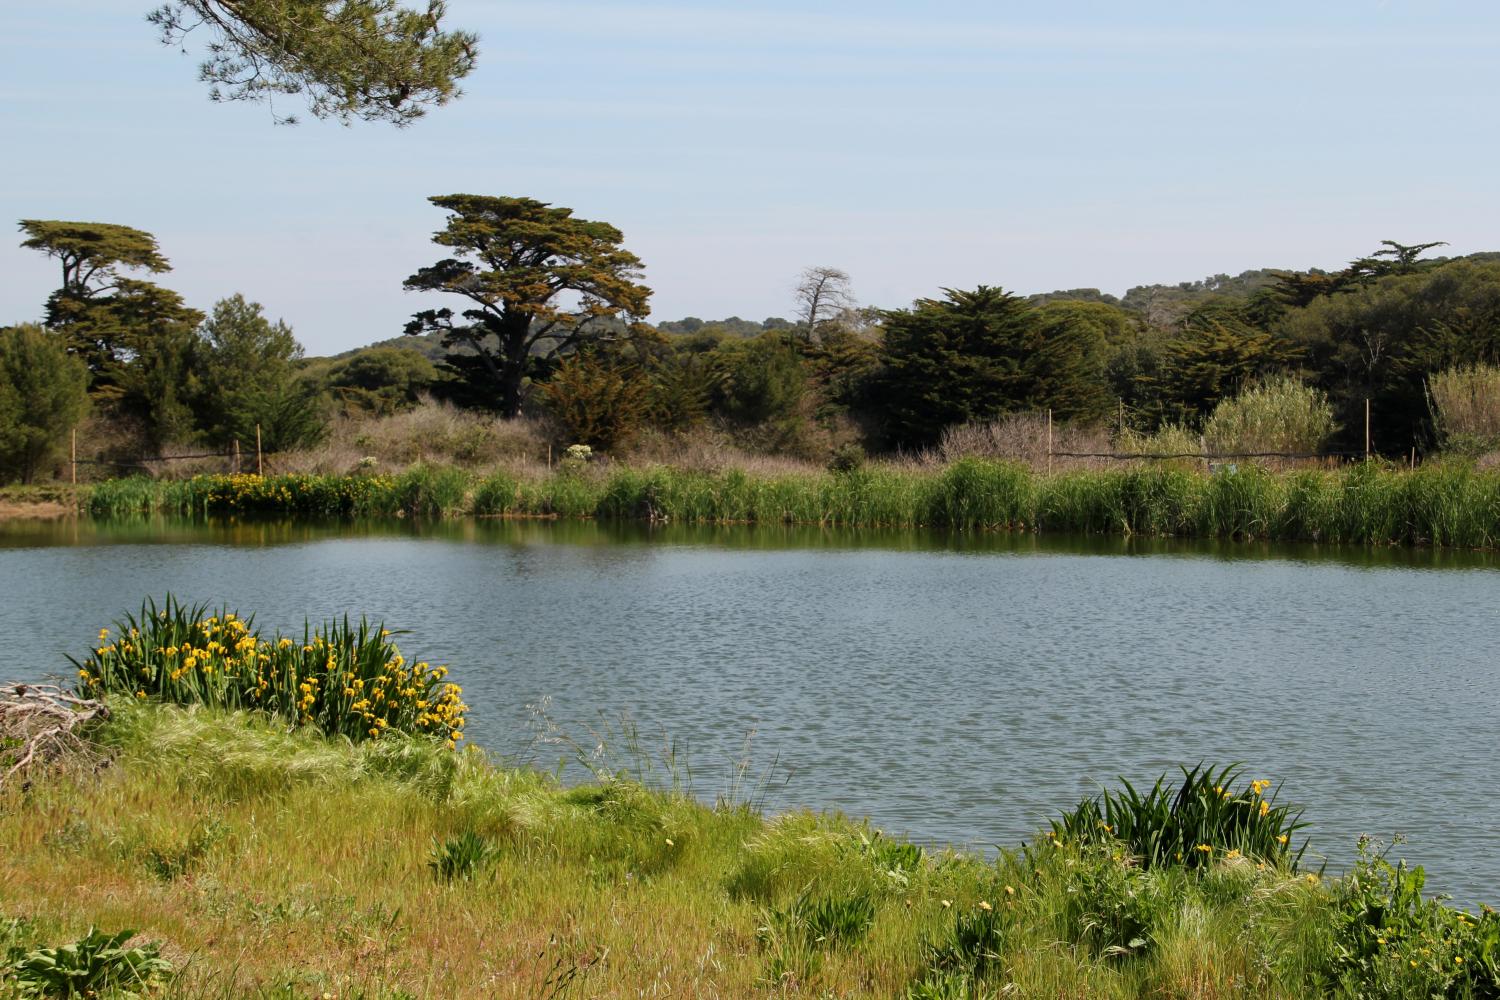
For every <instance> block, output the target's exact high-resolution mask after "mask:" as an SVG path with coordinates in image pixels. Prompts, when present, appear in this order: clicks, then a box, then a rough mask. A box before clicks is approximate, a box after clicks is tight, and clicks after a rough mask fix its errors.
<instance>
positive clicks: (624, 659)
mask: <svg viewBox="0 0 1500 1000" xmlns="http://www.w3.org/2000/svg"><path fill="white" fill-rule="evenodd" d="M168 590H170V591H172V592H173V593H174V594H176V595H178V596H180V597H182V598H183V599H185V600H194V601H209V602H213V603H214V604H216V605H217V604H219V603H227V604H229V605H230V606H232V607H236V608H239V609H242V610H244V611H246V612H250V611H254V612H255V613H256V615H257V622H258V623H259V624H260V625H262V626H266V627H273V628H274V627H280V628H283V629H290V628H297V629H300V628H301V626H302V623H303V620H304V617H310V618H312V619H313V620H314V621H318V620H321V619H324V618H326V617H329V616H342V615H343V614H344V613H345V612H346V611H347V612H349V613H351V614H353V615H355V616H357V615H359V614H360V613H365V614H368V615H369V616H370V617H372V618H375V619H383V620H384V621H385V622H386V623H387V624H388V625H389V626H390V627H393V628H402V629H407V630H409V633H410V634H408V635H405V636H403V637H402V638H401V644H402V648H403V651H404V652H405V653H406V654H407V655H408V657H410V658H417V657H420V658H422V659H428V660H431V661H432V662H434V663H448V664H451V665H452V667H453V672H454V675H455V677H456V679H458V680H459V681H460V683H462V684H463V685H464V687H465V696H466V698H467V700H468V701H469V703H470V704H471V705H472V706H473V712H472V715H473V723H472V727H471V730H470V733H471V736H472V738H473V739H474V740H475V741H476V742H477V743H480V744H481V745H483V746H485V747H487V748H489V749H491V750H494V751H497V752H500V753H503V754H507V755H511V756H513V757H515V758H520V759H526V760H530V761H533V762H535V763H538V764H539V765H541V766H546V767H552V766H556V765H557V763H558V761H559V760H560V759H563V758H567V757H571V756H572V752H571V751H569V750H568V749H566V748H565V747H563V746H561V745H558V744H556V743H550V742H543V743H538V742H537V741H536V739H535V737H536V735H537V733H538V732H539V730H542V729H545V728H546V725H547V722H548V721H550V723H551V724H553V725H555V726H556V727H558V728H560V729H561V730H562V731H563V732H564V733H566V734H568V735H569V736H571V737H572V738H573V739H574V740H575V741H576V742H577V743H578V744H579V747H580V749H581V751H582V752H584V753H588V752H589V751H590V750H591V749H592V748H593V747H594V746H595V738H594V736H593V732H595V731H600V730H601V729H604V728H607V729H610V730H613V732H612V733H611V734H610V735H609V737H608V740H607V742H608V744H609V745H610V746H611V747H612V748H614V751H615V752H617V753H620V754H625V753H626V746H627V743H628V742H629V741H628V739H627V738H626V737H625V736H624V734H623V732H622V730H624V729H628V728H630V726H631V725H633V726H634V728H635V729H636V730H637V732H638V734H639V740H640V744H641V746H642V748H643V749H644V750H646V751H648V752H652V753H653V754H654V755H655V757H656V760H657V765H656V766H657V767H658V769H659V777H661V779H662V780H667V776H668V775H669V774H670V769H669V768H668V767H667V765H666V764H664V763H663V762H662V755H661V754H660V753H657V751H658V750H659V749H660V748H661V747H662V746H663V744H664V742H667V743H670V744H672V745H673V746H675V748H676V761H677V763H676V771H677V774H678V775H679V777H681V778H682V779H683V780H688V779H689V778H690V780H691V784H692V789H693V791H694V792H695V793H696V794H698V795H700V796H702V797H704V798H709V799H711V798H714V797H715V796H717V795H723V794H733V795H736V796H738V797H740V798H751V797H759V798H758V801H761V802H762V803H763V805H764V808H766V809H767V810H770V811H780V810H784V809H788V808H792V807H796V806H810V807H814V808H836V809H841V810H843V811H845V812H847V813H850V814H854V815H858V816H869V817H870V818H871V820H872V821H873V822H874V823H875V824H876V825H877V826H880V827H882V828H883V829H885V830H886V831H887V832H890V833H900V834H906V835H908V836H911V837H912V838H913V839H916V840H919V841H921V842H924V843H929V844H957V845H967V846H972V847H977V848H981V849H983V848H987V847H988V846H989V845H993V844H1003V845H1013V844H1015V843H1017V842H1019V841H1020V840H1022V839H1030V838H1031V837H1032V836H1033V835H1034V834H1035V832H1036V831H1037V829H1038V828H1039V827H1041V826H1043V825H1044V824H1045V822H1046V820H1047V819H1048V818H1049V817H1050V816H1052V815H1054V814H1055V813H1056V812H1057V811H1059V810H1060V809H1062V808H1063V807H1065V806H1068V805H1070V804H1071V803H1073V802H1075V801H1076V800H1077V799H1078V798H1079V797H1081V796H1083V795H1085V794H1088V793H1090V792H1092V791H1094V790H1096V788H1097V785H1096V783H1097V782H1104V783H1112V782H1113V781H1114V779H1115V777H1116V776H1117V775H1125V776H1127V777H1129V778H1131V779H1132V780H1136V781H1149V779H1151V778H1152V777H1154V776H1155V775H1157V774H1160V773H1161V772H1163V771H1165V770H1171V769H1173V768H1175V767H1176V766H1177V765H1178V764H1193V763H1196V762H1198V761H1200V760H1203V761H1209V762H1229V761H1240V762H1243V763H1244V764H1245V765H1246V769H1247V778H1248V777H1266V778H1271V779H1274V780H1275V781H1276V782H1277V784H1278V786H1280V788H1281V791H1280V794H1281V796H1282V798H1283V799H1284V800H1285V799H1290V800H1293V801H1296V802H1299V803H1302V804H1304V805H1306V806H1307V818H1308V819H1309V820H1311V821H1312V823H1313V826H1312V827H1311V828H1310V830H1309V834H1310V836H1311V838H1312V846H1313V851H1315V852H1319V853H1322V854H1324V855H1326V856H1327V857H1328V858H1329V859H1330V867H1331V868H1332V869H1337V868H1338V867H1340V866H1341V865H1342V864H1343V863H1345V862H1346V861H1347V859H1348V858H1349V857H1350V856H1351V854H1352V852H1353V847H1354V844H1355V841H1356V838H1357V837H1358V836H1359V835H1360V834H1361V833H1369V834H1372V835H1375V836H1378V837H1380V838H1382V839H1389V838H1390V837H1391V836H1392V835H1395V834H1401V835H1404V836H1405V837H1407V838H1408V842H1407V843H1406V844H1404V845H1402V846H1401V847H1400V848H1398V851H1397V853H1399V854H1401V855H1403V856H1405V857H1407V858H1409V859H1410V860H1412V861H1413V862H1416V863H1420V864H1423V865H1425V866H1426V867H1427V869H1428V875H1429V878H1428V886H1429V888H1430V889H1432V890H1434V891H1441V892H1446V893H1450V894H1452V895H1453V896H1454V897H1455V899H1457V900H1458V901H1459V902H1461V903H1467V904H1472V903H1475V902H1478V901H1481V900H1487V901H1489V902H1492V903H1494V902H1497V901H1500V797H1497V796H1496V795H1495V794H1494V793H1493V790H1492V789H1491V788H1490V787H1489V782H1490V781H1491V780H1492V779H1493V775H1494V773H1495V769H1496V763H1497V760H1500V753H1497V750H1496V733H1497V732H1500V628H1497V627H1496V609H1497V608H1500V563H1497V560H1496V558H1495V557H1494V556H1492V555H1481V554H1466V553H1435V552H1430V551H1404V550H1378V551H1367V550H1362V549H1344V550H1340V549H1329V548H1326V547H1325V548H1318V547H1313V546H1259V545H1248V544H1233V543H1171V542H1162V541H1148V540H1134V541H1131V540H1122V539H1103V538H1052V537H1040V538H1039V537H1035V536H1030V535H977V536H976V535H946V534H931V533H922V532H877V531H835V530H820V529H798V528H781V527H776V528H767V527H762V528H744V527H737V528H701V529H700V528H686V527H669V528H661V529H650V528H647V527H645V526H640V525H624V526H611V525H603V524H596V523H593V522H567V523H564V522H557V523H551V522H524V521H509V522H508V521H481V522H475V521H454V522H444V523H439V524H432V525H414V524H409V523H404V522H399V521H397V522H386V523H375V524H360V523H356V524H342V525H323V524H309V523H305V522H298V523H291V522H240V523H233V522H224V523H211V524H201V523H198V524H194V523H186V522H174V521H132V522H120V523H101V522H91V521H87V520H85V521H55V522H25V521H12V522H6V523H0V595H3V601H0V635H3V636H4V637H5V638H4V657H5V661H6V668H5V669H4V670H3V671H0V674H3V675H4V677H5V678H6V679H8V678H11V677H15V678H17V679H22V680H26V679H40V678H41V677H43V676H44V675H47V674H61V673H64V672H65V671H66V670H68V669H69V667H68V664H67V663H66V661H65V660H64V654H66V653H73V654H74V655H79V654H80V653H81V652H83V651H86V650H87V648H88V646H89V644H90V642H91V640H92V639H93V637H94V635H95V634H96V633H97V630H98V629H99V627H100V626H101V625H103V624H106V623H108V622H110V621H112V620H113V619H114V618H116V617H117V616H118V615H119V614H120V613H121V612H123V611H125V610H134V609H136V608H138V607H139V605H140V603H141V601H142V599H143V598H145V597H146V596H148V595H154V596H156V597H157V599H160V598H161V596H162V595H163V594H164V593H165V592H166V591H168ZM542 713H545V718H543V715H542ZM622 720H629V723H628V724H623V725H622ZM747 739H748V745H749V750H748V754H749V756H748V760H749V766H748V769H747V770H746V771H745V776H744V778H743V779H742V780H739V781H737V780H736V778H735V777H734V775H735V772H736V769H737V764H736V762H737V761H744V760H745V759H747V758H746V754H747V750H746V745H747ZM578 773H582V772H578Z"/></svg>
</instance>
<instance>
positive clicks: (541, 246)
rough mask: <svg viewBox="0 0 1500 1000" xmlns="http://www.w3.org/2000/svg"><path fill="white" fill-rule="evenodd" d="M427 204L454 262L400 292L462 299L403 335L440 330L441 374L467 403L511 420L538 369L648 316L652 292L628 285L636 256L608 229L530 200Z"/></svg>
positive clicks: (446, 199)
mask: <svg viewBox="0 0 1500 1000" xmlns="http://www.w3.org/2000/svg"><path fill="white" fill-rule="evenodd" d="M428 200H429V201H431V202H432V203H433V204H434V205H436V206H437V207H438V208H441V209H444V210H446V211H447V212H449V215H448V220H447V224H446V226H445V227H444V228H443V229H442V230H440V231H439V232H438V233H437V234H435V235H434V236H433V242H435V243H437V244H438V245H439V246H443V247H448V248H451V249H452V250H453V252H454V256H452V257H449V258H446V259H444V260H440V261H438V262H437V263H436V264H433V265H431V266H429V267H424V268H422V269H421V270H419V271H418V272H417V273H416V274H413V275H412V276H411V277H409V278H407V279H406V282H405V284H404V287H405V288H406V289H407V290H408V291H420V292H447V293H451V294H455V295H458V296H461V297H462V298H463V299H464V300H465V302H464V305H465V309H464V312H463V313H462V315H460V316H457V317H455V314H454V312H453V310H452V309H448V308H442V309H424V310H423V311H421V312H419V313H417V314H416V315H415V316H414V317H413V318H412V320H411V322H409V323H407V325H406V332H407V333H408V334H414V335H420V334H425V333H431V332H434V331H441V333H442V335H443V344H444V346H446V347H447V348H448V349H449V354H448V357H447V360H446V362H445V367H446V368H447V370H449V371H450V372H452V373H453V374H454V376H455V377H457V378H458V379H459V380H460V381H461V382H462V383H463V384H464V385H465V387H466V388H467V391H468V394H469V398H470V399H471V400H472V402H473V403H475V404H476V405H480V406H485V407H488V408H492V409H496V410H499V411H500V412H501V413H503V414H504V415H505V416H509V417H514V416H516V415H517V414H519V413H520V410H521V400H522V395H523V393H522V390H523V387H524V384H525V381H526V379H527V377H528V376H529V375H531V374H532V372H533V370H534V369H535V368H536V367H537V366H538V365H546V363H548V362H549V361H551V360H553V359H556V358H560V357H564V356H566V355H567V354H569V353H571V352H572V351H574V350H575V349H577V348H578V347H580V346H581V345H584V344H588V343H600V342H603V341H605V340H612V339H619V338H621V337H624V336H627V335H629V334H630V333H632V332H633V331H634V329H635V321H636V320H638V318H640V317H644V316H645V315H646V314H647V313H648V312H649V311H650V309H649V307H648V306H647V300H648V299H649V298H650V297H651V289H649V288H647V287H646V286H645V285H642V284H639V283H637V281H636V279H637V278H638V277H639V276H640V270H641V262H640V259H639V258H638V257H636V256H635V254H633V253H631V252H630V251H628V250H625V249H624V248H623V247H621V246H620V244H621V242H622V241H623V239H624V236H623V235H622V234H621V233H620V231H619V230H618V229H616V228H615V227H614V226H611V225H609V224H608V223H605V222H591V221H589V220H586V219H576V218H574V217H573V212H572V209H568V208H554V207H552V206H551V205H548V204H547V203H545V202H540V201H536V200H534V199H531V198H494V197H486V196H481V195H470V194H455V195H446V196H442V197H434V198H430V199H428ZM569 296H572V297H573V298H570V297H569ZM622 316H623V317H625V318H626V320H627V321H628V322H627V323H626V325H624V326H622V325H621V324H620V322H619V318H620V317H622ZM612 324H613V325H612Z"/></svg>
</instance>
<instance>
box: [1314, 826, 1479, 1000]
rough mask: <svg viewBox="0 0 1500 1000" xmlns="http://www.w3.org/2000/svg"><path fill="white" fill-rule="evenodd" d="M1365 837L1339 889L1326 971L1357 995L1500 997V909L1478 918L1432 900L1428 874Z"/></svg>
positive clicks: (1352, 993)
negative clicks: (1427, 895) (1393, 859)
mask: <svg viewBox="0 0 1500 1000" xmlns="http://www.w3.org/2000/svg"><path fill="white" fill-rule="evenodd" d="M1388 851H1389V848H1386V849H1384V850H1381V849H1378V848H1377V847H1376V845H1375V844H1374V842H1373V841H1371V840H1370V839H1369V838H1361V839H1360V843H1359V857H1358V860H1357V861H1356V862H1355V865H1354V868H1353V870H1352V871H1350V872H1349V874H1348V875H1346V876H1345V877H1344V878H1342V879H1340V880H1339V882H1338V883H1337V885H1336V887H1335V889H1334V898H1335V900H1336V910H1335V914H1334V918H1335V919H1334V928H1333V941H1332V947H1331V948H1330V950H1329V952H1328V958H1329V964H1328V968H1327V970H1326V975H1327V977H1328V979H1329V980H1330V981H1332V982H1333V983H1334V984H1336V985H1337V986H1338V988H1339V989H1341V991H1342V992H1343V993H1344V994H1345V995H1347V996H1350V997H1361V998H1363V997H1370V998H1375V997H1397V996H1400V997H1406V996H1411V997H1452V998H1454V1000H1457V998H1460V997H1463V998H1475V1000H1494V998H1496V997H1500V914H1496V912H1495V911H1494V910H1492V909H1490V908H1488V907H1485V908H1484V909H1483V910H1482V911H1481V913H1480V915H1479V916H1478V917H1475V916H1472V915H1471V914H1469V913H1466V912H1464V911H1463V910H1455V909H1450V908H1449V907H1446V906H1444V905H1442V902H1441V900H1439V899H1424V898H1423V897H1422V887H1423V884H1424V882H1425V876H1424V873H1423V871H1422V869H1421V868H1420V867H1418V868H1408V867H1407V865H1406V862H1405V861H1398V862H1397V863H1396V864H1394V865H1393V864H1391V863H1390V862H1389V861H1388V860H1387V859H1386V858H1387V853H1388Z"/></svg>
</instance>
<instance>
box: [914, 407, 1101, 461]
mask: <svg viewBox="0 0 1500 1000" xmlns="http://www.w3.org/2000/svg"><path fill="white" fill-rule="evenodd" d="M1112 450H1113V449H1112V448H1111V446H1110V442H1109V432H1108V431H1106V430H1104V429H1103V428H1101V427H1097V426H1081V425H1075V424H1065V423H1057V422H1054V423H1053V425H1052V451H1053V458H1052V468H1053V469H1055V470H1061V469H1087V468H1106V467H1108V465H1109V459H1102V458H1068V457H1065V456H1059V455H1057V454H1056V453H1057V452H1079V453H1090V454H1097V453H1101V452H1106V453H1107V452H1110V451H1112ZM935 457H936V458H937V459H939V460H940V461H942V462H956V461H958V460H959V459H961V458H989V459H1007V460H1010V461H1013V462H1022V463H1025V464H1026V465H1028V466H1030V467H1031V468H1032V469H1045V468H1047V415H1046V414H1045V413H1005V414H1001V415H1000V416H998V417H996V418H995V419H994V420H989V421H983V422H980V421H975V422H971V423H967V424H958V425H955V426H953V427H949V428H948V429H947V430H945V431H943V439H942V442H941V443H940V444H939V445H938V447H937V454H936V456H935Z"/></svg>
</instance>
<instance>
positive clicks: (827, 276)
mask: <svg viewBox="0 0 1500 1000" xmlns="http://www.w3.org/2000/svg"><path fill="white" fill-rule="evenodd" d="M795 294H796V300H797V329H798V331H799V332H800V333H801V334H802V336H803V338H804V339H805V340H807V341H808V342H809V343H813V342H816V341H817V339H818V326H819V324H821V323H826V322H828V321H829V320H831V319H834V318H836V317H838V316H840V315H842V314H843V313H844V312H845V311H846V310H850V309H853V308H854V306H855V301H854V293H853V292H852V291H851V290H850V287H849V275H847V274H845V273H844V272H843V271H840V270H839V269H838V268H836V267H809V268H807V269H806V270H804V271H803V272H802V276H801V278H799V279H798V281H797V288H796V293H795Z"/></svg>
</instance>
